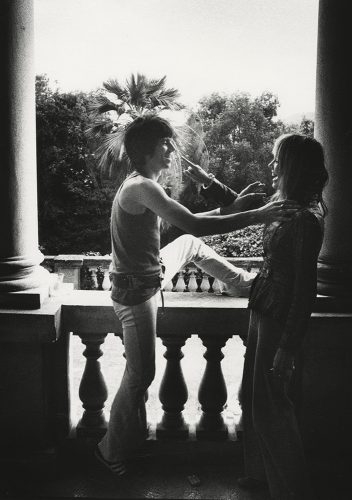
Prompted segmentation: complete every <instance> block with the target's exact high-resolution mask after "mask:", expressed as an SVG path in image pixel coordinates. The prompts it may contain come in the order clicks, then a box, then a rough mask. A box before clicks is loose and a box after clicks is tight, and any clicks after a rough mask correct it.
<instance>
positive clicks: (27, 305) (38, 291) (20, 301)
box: [0, 285, 49, 309]
mask: <svg viewBox="0 0 352 500" xmlns="http://www.w3.org/2000/svg"><path fill="white" fill-rule="evenodd" d="M48 298H49V285H43V286H41V287H38V288H31V289H29V290H21V291H18V292H7V293H1V292H0V307H6V308H12V309H40V308H41V307H42V305H43V303H44V301H45V300H46V299H48Z"/></svg>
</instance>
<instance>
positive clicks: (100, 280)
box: [95, 266, 105, 290]
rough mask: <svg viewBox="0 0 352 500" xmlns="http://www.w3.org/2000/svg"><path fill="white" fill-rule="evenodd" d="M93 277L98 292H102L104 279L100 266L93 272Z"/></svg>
mask: <svg viewBox="0 0 352 500" xmlns="http://www.w3.org/2000/svg"><path fill="white" fill-rule="evenodd" d="M95 276H96V279H97V284H98V287H97V288H98V290H103V281H104V278H105V275H104V271H103V269H102V267H101V266H98V267H97V270H96V272H95Z"/></svg>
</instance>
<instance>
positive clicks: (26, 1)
mask: <svg viewBox="0 0 352 500" xmlns="http://www.w3.org/2000/svg"><path fill="white" fill-rule="evenodd" d="M33 52H34V51H33V1H32V0H2V1H1V3H0V64H1V68H2V84H3V85H2V92H1V97H0V122H1V130H2V132H1V142H0V161H1V168H0V214H1V238H0V304H2V305H6V304H7V299H9V302H10V303H11V305H12V306H16V305H19V306H21V292H23V291H26V303H28V297H29V295H30V294H31V292H30V291H29V290H31V291H33V297H37V299H38V300H37V302H36V305H38V303H39V306H40V303H41V298H42V296H43V295H47V282H48V272H47V271H46V270H45V269H44V268H42V267H41V266H40V263H41V262H42V261H43V255H42V254H41V253H40V252H39V250H38V222H37V177H36V128H35V74H34V53H33ZM33 289H34V290H33ZM13 292H16V295H15V296H14V295H13ZM32 306H33V307H35V300H34V302H33V304H32Z"/></svg>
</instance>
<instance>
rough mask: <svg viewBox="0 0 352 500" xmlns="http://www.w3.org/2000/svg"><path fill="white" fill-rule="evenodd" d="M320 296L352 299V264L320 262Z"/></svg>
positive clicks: (323, 260)
mask: <svg viewBox="0 0 352 500" xmlns="http://www.w3.org/2000/svg"><path fill="white" fill-rule="evenodd" d="M317 285H318V294H319V295H325V296H333V297H352V262H338V261H328V260H325V259H319V260H318V283H317Z"/></svg>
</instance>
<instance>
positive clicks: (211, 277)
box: [208, 276, 215, 293]
mask: <svg viewBox="0 0 352 500" xmlns="http://www.w3.org/2000/svg"><path fill="white" fill-rule="evenodd" d="M214 281H215V278H214V277H213V276H208V282H209V290H208V293H214V288H213V284H214Z"/></svg>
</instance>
